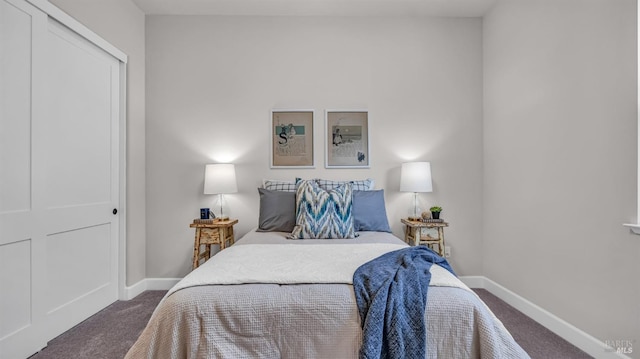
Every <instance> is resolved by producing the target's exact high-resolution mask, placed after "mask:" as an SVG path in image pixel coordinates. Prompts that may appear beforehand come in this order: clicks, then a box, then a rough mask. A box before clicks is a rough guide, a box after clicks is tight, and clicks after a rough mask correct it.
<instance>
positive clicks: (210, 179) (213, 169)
mask: <svg viewBox="0 0 640 359" xmlns="http://www.w3.org/2000/svg"><path fill="white" fill-rule="evenodd" d="M236 192H238V184H237V182H236V167H235V166H234V165H233V164H231V163H218V164H211V165H206V166H205V170H204V194H217V195H218V200H219V202H220V215H219V216H218V218H220V219H226V218H228V216H225V215H224V212H223V209H222V204H223V201H224V198H223V195H224V194H227V193H236Z"/></svg>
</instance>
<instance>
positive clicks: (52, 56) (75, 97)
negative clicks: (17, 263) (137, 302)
mask: <svg viewBox="0 0 640 359" xmlns="http://www.w3.org/2000/svg"><path fill="white" fill-rule="evenodd" d="M47 30H48V31H47V41H46V49H45V52H46V55H45V57H44V58H45V59H46V71H45V74H44V76H46V86H45V87H44V88H43V89H44V91H45V92H43V93H42V94H41V95H42V98H41V99H40V100H41V101H40V102H39V103H42V104H43V107H42V108H40V110H41V111H42V113H39V114H37V115H36V117H37V118H38V119H39V122H38V123H37V124H36V125H35V126H34V128H37V129H38V132H37V133H35V132H34V143H33V148H34V155H35V156H34V158H36V159H37V163H35V166H34V168H37V169H38V171H39V172H38V173H34V177H35V178H36V179H37V181H38V182H37V183H36V185H35V186H34V189H38V190H39V191H41V192H38V193H34V196H35V197H37V198H38V199H40V200H41V202H40V203H39V205H41V206H42V208H43V213H44V216H43V217H42V225H43V231H44V234H45V241H44V249H43V250H44V256H45V257H46V262H45V263H44V266H43V267H41V268H40V269H41V270H43V271H44V273H46V281H45V282H46V283H43V284H44V285H45V288H46V290H45V291H46V293H47V300H46V305H45V310H46V313H47V318H48V320H47V322H48V325H47V329H48V333H52V335H57V334H59V333H61V332H63V331H64V330H67V329H69V328H70V327H72V326H73V325H75V324H77V323H79V322H80V321H82V320H84V319H85V318H87V317H88V316H90V315H92V314H94V313H96V312H97V311H99V310H100V309H102V308H104V307H105V306H107V305H109V304H111V303H113V302H114V301H116V300H117V299H118V258H117V255H118V235H119V228H118V226H119V221H118V218H119V216H117V215H114V213H112V211H113V210H114V209H117V208H118V201H119V195H120V193H119V189H118V188H119V183H118V178H119V173H118V169H119V163H118V158H119V156H118V153H119V152H118V151H119V145H118V144H119V128H118V125H119V114H120V104H119V99H120V95H119V91H120V84H119V80H120V73H119V71H120V67H119V65H120V63H119V61H118V60H117V59H115V58H114V57H113V56H111V55H109V54H108V53H106V52H104V51H103V50H102V49H100V48H98V47H97V46H95V45H94V44H92V43H91V42H89V41H87V40H86V39H84V38H83V37H80V36H79V35H77V34H76V33H75V32H73V31H71V30H69V29H68V28H67V27H65V26H63V25H61V24H60V23H58V22H56V21H55V20H52V19H49V21H48V29H47Z"/></svg>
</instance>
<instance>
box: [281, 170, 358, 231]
mask: <svg viewBox="0 0 640 359" xmlns="http://www.w3.org/2000/svg"><path fill="white" fill-rule="evenodd" d="M352 192H353V189H352V185H351V184H350V183H346V184H344V185H341V186H338V187H336V188H334V189H331V190H328V191H327V190H324V189H322V188H320V186H319V185H318V183H316V181H313V180H309V181H302V182H300V185H299V186H298V190H297V191H296V226H295V227H294V229H293V232H292V233H291V235H290V236H289V238H291V239H307V238H309V239H310V238H326V239H336V238H355V237H356V233H355V230H354V226H353V215H352V207H353V206H352Z"/></svg>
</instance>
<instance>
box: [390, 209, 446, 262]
mask: <svg viewBox="0 0 640 359" xmlns="http://www.w3.org/2000/svg"><path fill="white" fill-rule="evenodd" d="M401 221H402V224H404V225H405V229H404V231H405V232H404V241H405V242H407V243H408V244H410V245H412V246H417V245H420V244H424V245H426V246H428V247H429V248H431V249H433V250H434V251H435V252H436V253H438V254H439V255H440V256H443V257H444V227H449V223H447V222H444V221H442V220H441V219H440V220H436V219H430V220H421V221H411V220H407V219H404V218H403V219H402V220H401ZM427 221H428V222H427ZM435 221H438V222H435ZM431 229H436V230H437V233H438V234H437V238H436V237H432V236H431V235H429V231H430V230H431ZM436 246H437V249H436Z"/></svg>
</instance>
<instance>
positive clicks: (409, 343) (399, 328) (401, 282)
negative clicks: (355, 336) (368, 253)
mask: <svg viewBox="0 0 640 359" xmlns="http://www.w3.org/2000/svg"><path fill="white" fill-rule="evenodd" d="M434 263H436V264H439V265H440V266H442V267H443V268H445V269H447V270H448V271H449V272H451V273H453V270H452V269H451V266H450V265H449V263H448V262H447V261H446V260H445V259H444V258H442V257H440V256H439V255H437V254H436V253H435V252H433V251H432V250H431V249H429V248H427V247H426V246H416V247H407V248H403V249H399V250H397V251H393V252H389V253H387V254H384V255H382V256H380V257H378V258H376V259H373V260H372V261H369V262H367V263H365V264H363V265H362V266H360V268H358V269H357V270H356V272H355V273H354V274H353V289H354V291H355V295H356V302H357V304H358V311H359V313H360V319H361V325H362V330H363V338H362V347H361V349H360V358H361V359H365V358H366V359H374V358H375V359H378V358H389V359H393V358H398V359H409V358H419V359H422V358H424V357H425V354H426V351H427V349H426V341H427V332H426V331H427V330H426V325H425V321H424V319H425V308H426V304H427V290H428V287H429V282H430V281H431V273H430V272H429V269H430V268H431V265H432V264H434ZM453 274H454V275H455V273H453Z"/></svg>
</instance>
